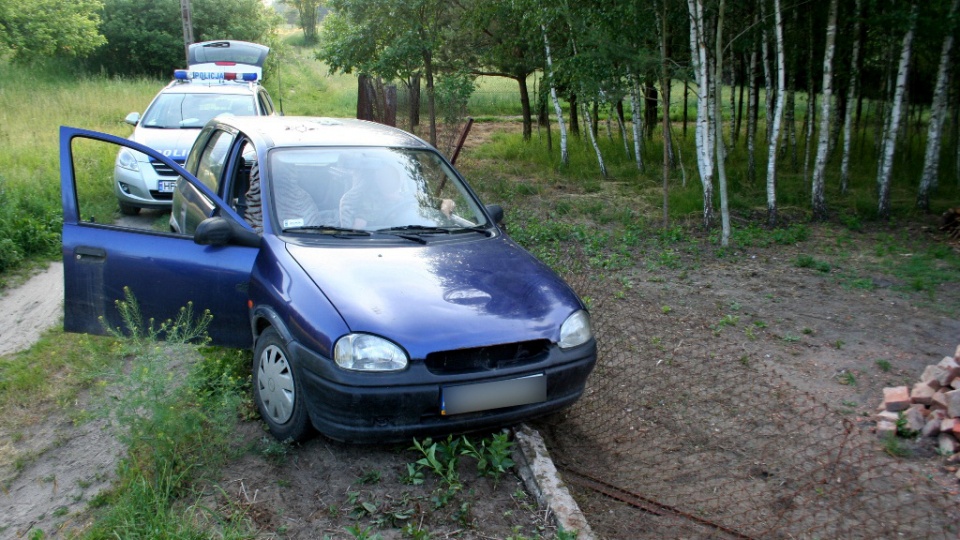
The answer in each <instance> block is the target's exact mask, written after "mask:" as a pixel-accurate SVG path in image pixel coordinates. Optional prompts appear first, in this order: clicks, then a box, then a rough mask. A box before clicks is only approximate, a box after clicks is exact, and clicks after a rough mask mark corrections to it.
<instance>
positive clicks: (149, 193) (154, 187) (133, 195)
mask: <svg viewBox="0 0 960 540" xmlns="http://www.w3.org/2000/svg"><path fill="white" fill-rule="evenodd" d="M137 165H138V166H139V168H140V170H139V171H131V170H130V169H125V168H123V167H117V166H114V169H113V178H114V183H113V191H114V193H116V195H117V199H118V200H119V201H120V202H122V203H126V204H128V205H130V206H136V207H139V208H156V209H168V208H170V206H171V204H172V201H173V190H172V189H170V186H173V185H174V184H176V181H177V179H178V178H180V177H179V176H178V175H176V174H173V171H172V170H170V169H168V168H167V167H166V166H164V165H163V164H162V163H160V162H156V163H153V162H143V161H138V162H137ZM158 169H160V170H159V171H158ZM161 182H169V184H167V189H166V190H164V189H161V187H163V186H162V185H161Z"/></svg>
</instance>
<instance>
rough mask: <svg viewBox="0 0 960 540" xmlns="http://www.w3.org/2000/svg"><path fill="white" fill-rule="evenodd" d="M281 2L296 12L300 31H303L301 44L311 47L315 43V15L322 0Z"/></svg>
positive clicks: (285, 0)
mask: <svg viewBox="0 0 960 540" xmlns="http://www.w3.org/2000/svg"><path fill="white" fill-rule="evenodd" d="M282 2H283V3H284V4H286V5H288V6H290V7H292V8H294V9H296V10H297V17H298V20H299V22H300V29H301V30H303V42H304V43H305V44H307V45H313V44H315V43H316V42H317V22H318V21H317V14H318V11H319V9H320V6H321V4H323V1H322V0H282Z"/></svg>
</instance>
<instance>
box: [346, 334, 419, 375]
mask: <svg viewBox="0 0 960 540" xmlns="http://www.w3.org/2000/svg"><path fill="white" fill-rule="evenodd" d="M333 359H334V361H335V362H336V363H337V365H338V366H340V367H342V368H343V369H349V370H351V371H399V370H401V369H404V368H406V367H407V362H408V360H407V353H405V352H403V349H401V348H400V347H398V346H397V345H396V344H394V343H392V342H390V341H387V340H385V339H383V338H382V337H378V336H372V335H370V334H347V335H345V336H343V337H342V338H340V339H338V340H337V344H336V346H334V348H333Z"/></svg>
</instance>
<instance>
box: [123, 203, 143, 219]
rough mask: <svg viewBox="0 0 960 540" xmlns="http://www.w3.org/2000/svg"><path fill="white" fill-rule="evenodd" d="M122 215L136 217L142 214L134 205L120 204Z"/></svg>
mask: <svg viewBox="0 0 960 540" xmlns="http://www.w3.org/2000/svg"><path fill="white" fill-rule="evenodd" d="M120 213H121V214H123V215H125V216H135V215H137V214H139V213H140V207H139V206H133V205H132V204H127V203H120Z"/></svg>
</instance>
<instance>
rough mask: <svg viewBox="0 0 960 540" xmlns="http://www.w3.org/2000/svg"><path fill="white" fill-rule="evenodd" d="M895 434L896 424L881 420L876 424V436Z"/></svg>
mask: <svg viewBox="0 0 960 540" xmlns="http://www.w3.org/2000/svg"><path fill="white" fill-rule="evenodd" d="M896 434H897V424H895V423H893V422H888V421H886V420H881V421H879V422H877V435H881V436H882V435H896Z"/></svg>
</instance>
